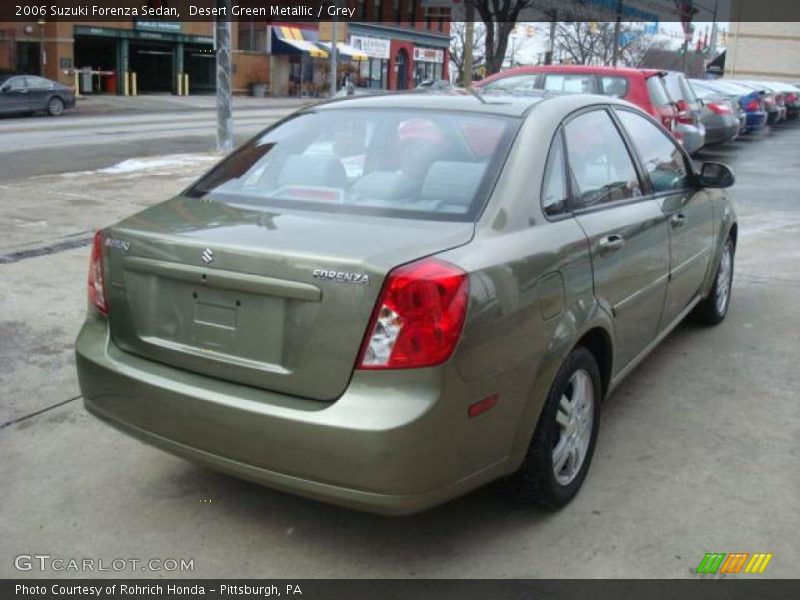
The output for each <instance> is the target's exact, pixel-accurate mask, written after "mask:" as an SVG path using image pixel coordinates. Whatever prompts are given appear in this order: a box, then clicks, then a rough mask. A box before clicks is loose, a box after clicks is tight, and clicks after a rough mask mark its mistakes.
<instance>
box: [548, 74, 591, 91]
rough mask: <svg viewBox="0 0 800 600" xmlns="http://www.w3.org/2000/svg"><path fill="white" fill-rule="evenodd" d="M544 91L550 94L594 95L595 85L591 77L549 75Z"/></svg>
mask: <svg viewBox="0 0 800 600" xmlns="http://www.w3.org/2000/svg"><path fill="white" fill-rule="evenodd" d="M544 89H546V90H547V91H550V92H568V93H571V94H592V93H594V83H593V81H592V76H591V75H565V74H563V73H548V74H547V77H546V78H545V80H544Z"/></svg>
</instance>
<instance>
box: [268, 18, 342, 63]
mask: <svg viewBox="0 0 800 600" xmlns="http://www.w3.org/2000/svg"><path fill="white" fill-rule="evenodd" d="M272 31H273V32H274V33H275V38H276V40H277V44H276V47H275V48H273V54H296V53H298V52H300V53H305V54H308V55H310V56H312V57H313V58H326V57H327V56H328V53H327V52H326V51H325V50H324V49H323V48H320V47H319V46H318V45H317V44H315V43H314V42H313V40H312V39H311V38H312V35H313V34H312V33H311V32H305V31H304V30H301V29H300V28H299V27H289V26H287V25H275V26H273V27H272Z"/></svg>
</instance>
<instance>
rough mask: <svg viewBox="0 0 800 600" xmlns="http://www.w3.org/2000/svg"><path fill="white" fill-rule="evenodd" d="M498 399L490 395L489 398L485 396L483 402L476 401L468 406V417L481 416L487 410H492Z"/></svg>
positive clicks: (496, 396) (495, 395)
mask: <svg viewBox="0 0 800 600" xmlns="http://www.w3.org/2000/svg"><path fill="white" fill-rule="evenodd" d="M499 399H500V397H499V396H498V395H497V394H492V395H491V396H487V397H486V398H484V399H483V400H478V401H477V402H475V403H473V404H470V405H469V410H468V411H467V414H469V416H470V417H477V416H478V415H482V414H483V413H485V412H486V411H487V410H489V409H490V408H492V407H493V406H494V405H495V404H497V401H498V400H499Z"/></svg>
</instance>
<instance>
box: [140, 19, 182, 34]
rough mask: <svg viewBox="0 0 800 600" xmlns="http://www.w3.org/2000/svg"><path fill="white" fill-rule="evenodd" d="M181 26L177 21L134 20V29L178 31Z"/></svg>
mask: <svg viewBox="0 0 800 600" xmlns="http://www.w3.org/2000/svg"><path fill="white" fill-rule="evenodd" d="M181 28H182V25H181V23H180V22H179V21H136V29H147V30H150V31H165V32H169V33H180V32H181Z"/></svg>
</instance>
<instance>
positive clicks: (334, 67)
mask: <svg viewBox="0 0 800 600" xmlns="http://www.w3.org/2000/svg"><path fill="white" fill-rule="evenodd" d="M335 4H336V2H335V1H334V5H335ZM381 6H382V5H381ZM338 38H339V36H338V31H337V20H336V11H334V14H333V22H332V23H331V98H333V97H335V96H336V79H337V71H338V70H339V69H338V66H337V64H336V51H337V47H336V45H337V42H338Z"/></svg>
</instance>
